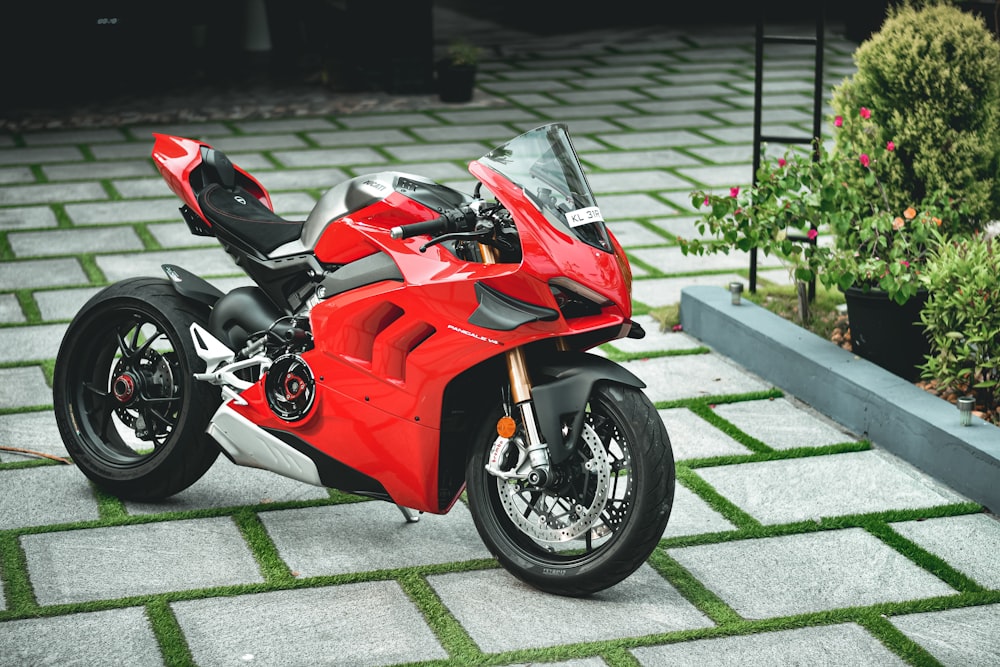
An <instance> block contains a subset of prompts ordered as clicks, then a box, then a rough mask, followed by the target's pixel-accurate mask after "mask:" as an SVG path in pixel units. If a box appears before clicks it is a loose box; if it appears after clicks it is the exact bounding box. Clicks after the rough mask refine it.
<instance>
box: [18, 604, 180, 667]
mask: <svg viewBox="0 0 1000 667" xmlns="http://www.w3.org/2000/svg"><path fill="white" fill-rule="evenodd" d="M2 644H3V657H2V658H0V660H2V662H3V663H4V664H5V665H11V666H12V667H13V666H15V665H17V666H20V665H24V666H25V667H27V666H29V665H112V664H113V665H120V666H121V667H148V666H149V665H158V664H162V662H163V655H162V653H161V652H160V647H159V645H158V644H157V642H156V636H155V635H154V634H153V628H152V627H151V626H150V625H149V622H148V621H147V620H146V611H145V609H143V608H142V607H126V608H124V609H110V610H107V611H94V612H89V613H83V614H74V615H72V616H55V617H52V618H26V619H23V620H18V621H8V622H7V623H4V624H3V642H2Z"/></svg>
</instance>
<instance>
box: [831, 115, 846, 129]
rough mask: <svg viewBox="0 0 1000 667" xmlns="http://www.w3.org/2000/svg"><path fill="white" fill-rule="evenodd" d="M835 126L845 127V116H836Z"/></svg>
mask: <svg viewBox="0 0 1000 667" xmlns="http://www.w3.org/2000/svg"><path fill="white" fill-rule="evenodd" d="M833 126H834V127H843V126H844V117H843V116H837V117H836V118H834V119H833Z"/></svg>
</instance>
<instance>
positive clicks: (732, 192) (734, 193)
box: [729, 187, 740, 197]
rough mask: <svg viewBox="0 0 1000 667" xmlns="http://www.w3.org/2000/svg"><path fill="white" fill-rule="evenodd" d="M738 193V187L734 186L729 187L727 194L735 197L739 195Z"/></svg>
mask: <svg viewBox="0 0 1000 667" xmlns="http://www.w3.org/2000/svg"><path fill="white" fill-rule="evenodd" d="M739 194H740V189H739V188H738V187H736V188H729V196H730V197H737V196H739Z"/></svg>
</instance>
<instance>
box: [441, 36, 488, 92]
mask: <svg viewBox="0 0 1000 667" xmlns="http://www.w3.org/2000/svg"><path fill="white" fill-rule="evenodd" d="M481 53H482V51H481V49H480V48H479V47H478V46H475V45H474V44H471V43H470V42H468V41H466V40H456V41H454V42H452V43H451V44H449V45H448V49H447V51H446V52H445V54H444V56H443V57H442V58H440V59H439V60H438V61H437V65H436V70H437V90H438V97H439V98H440V99H441V101H442V102H468V101H469V100H471V99H472V94H473V89H474V88H475V84H476V73H477V71H478V69H479V58H480V55H481Z"/></svg>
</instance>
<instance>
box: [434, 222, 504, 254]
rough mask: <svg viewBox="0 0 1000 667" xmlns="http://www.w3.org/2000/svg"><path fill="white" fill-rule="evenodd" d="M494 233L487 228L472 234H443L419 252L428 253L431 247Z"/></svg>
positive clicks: (491, 229) (490, 228)
mask: <svg viewBox="0 0 1000 667" xmlns="http://www.w3.org/2000/svg"><path fill="white" fill-rule="evenodd" d="M492 233H493V228H492V227H486V228H483V229H478V230H475V231H471V232H452V233H451V234H442V235H441V236H436V237H434V238H432V239H431V240H430V241H428V242H427V243H425V244H423V245H422V246H420V248H419V250H420V252H427V249H428V248H430V247H431V246H434V245H437V244H439V243H444V242H445V241H454V240H456V239H478V238H480V237H484V236H489V235H490V234H492Z"/></svg>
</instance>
